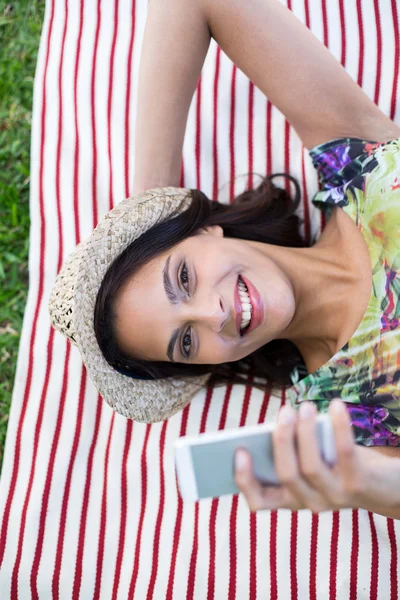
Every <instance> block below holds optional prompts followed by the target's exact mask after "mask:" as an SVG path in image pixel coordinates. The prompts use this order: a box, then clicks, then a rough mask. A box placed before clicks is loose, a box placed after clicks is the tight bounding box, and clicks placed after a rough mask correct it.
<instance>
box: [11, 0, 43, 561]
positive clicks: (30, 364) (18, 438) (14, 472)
mask: <svg viewBox="0 0 400 600" xmlns="http://www.w3.org/2000/svg"><path fill="white" fill-rule="evenodd" d="M53 20H54V0H53V2H52V4H51V16H50V19H49V30H48V35H47V50H46V60H45V69H44V75H43V87H42V97H43V103H42V113H41V123H40V124H41V135H40V140H41V143H40V159H39V164H40V167H39V214H40V228H39V230H38V231H39V246H40V250H39V286H38V292H37V299H36V307H35V312H34V317H33V325H32V332H31V336H30V341H29V358H28V373H27V377H26V383H25V390H24V397H23V402H22V408H21V416H20V419H19V423H18V429H17V435H16V441H15V451H14V464H13V469H12V476H11V482H10V488H9V492H8V496H7V502H6V504H5V508H4V514H3V521H2V524H1V532H0V566H1V564H2V562H3V558H4V551H5V547H6V542H7V533H8V523H9V518H10V511H11V505H12V502H13V499H14V493H15V488H16V485H17V480H18V470H19V461H20V452H21V436H22V430H23V426H24V422H25V414H26V408H27V405H28V399H29V394H30V389H31V383H32V372H33V365H34V354H33V349H34V345H35V340H36V330H37V321H38V316H39V309H40V305H41V302H42V297H43V281H44V256H45V254H44V253H45V247H46V219H45V211H44V192H43V181H44V142H45V138H46V107H47V97H46V84H47V69H48V64H49V55H50V43H51V36H52V31H53ZM33 275H34V274H33V273H31V277H32V276H33Z"/></svg>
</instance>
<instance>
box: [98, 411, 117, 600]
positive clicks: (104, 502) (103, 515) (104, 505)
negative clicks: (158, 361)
mask: <svg viewBox="0 0 400 600" xmlns="http://www.w3.org/2000/svg"><path fill="white" fill-rule="evenodd" d="M114 417H115V413H114V412H113V414H112V417H111V422H110V430H109V433H108V439H107V446H106V454H105V457H104V479H103V493H102V497H101V516H100V531H99V539H98V541H97V543H98V546H97V564H96V581H95V585H94V591H93V600H95V599H97V598H99V599H100V597H101V596H100V590H101V578H102V574H103V559H104V538H105V535H106V524H107V487H108V460H109V458H110V446H111V438H112V432H113V426H114Z"/></svg>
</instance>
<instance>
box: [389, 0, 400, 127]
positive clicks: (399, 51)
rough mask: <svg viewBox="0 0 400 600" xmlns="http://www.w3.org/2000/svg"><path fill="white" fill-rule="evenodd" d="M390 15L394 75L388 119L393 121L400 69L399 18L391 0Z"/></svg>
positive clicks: (393, 0) (394, 3)
mask: <svg viewBox="0 0 400 600" xmlns="http://www.w3.org/2000/svg"><path fill="white" fill-rule="evenodd" d="M392 15H393V27H394V73H393V88H392V101H391V104H390V118H391V119H392V121H394V118H395V116H396V104H397V84H398V80H399V67H400V31H399V17H398V13H397V2H396V0H392Z"/></svg>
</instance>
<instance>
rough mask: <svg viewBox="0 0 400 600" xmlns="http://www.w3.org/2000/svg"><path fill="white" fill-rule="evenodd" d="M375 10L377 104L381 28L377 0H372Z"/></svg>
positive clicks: (380, 57) (377, 101)
mask: <svg viewBox="0 0 400 600" xmlns="http://www.w3.org/2000/svg"><path fill="white" fill-rule="evenodd" d="M374 10H375V25H376V46H377V49H376V53H377V54H376V80H375V94H374V102H375V104H379V93H380V89H381V69H382V28H381V15H380V13H379V2H378V0H374Z"/></svg>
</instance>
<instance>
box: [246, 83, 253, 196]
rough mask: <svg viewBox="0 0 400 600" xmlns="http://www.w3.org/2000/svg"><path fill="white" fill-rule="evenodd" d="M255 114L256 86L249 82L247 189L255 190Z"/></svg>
mask: <svg viewBox="0 0 400 600" xmlns="http://www.w3.org/2000/svg"><path fill="white" fill-rule="evenodd" d="M253 114H254V84H253V83H252V82H251V81H249V132H248V153H249V171H248V180H247V187H248V189H249V190H252V189H253V125H254V123H253Z"/></svg>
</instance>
